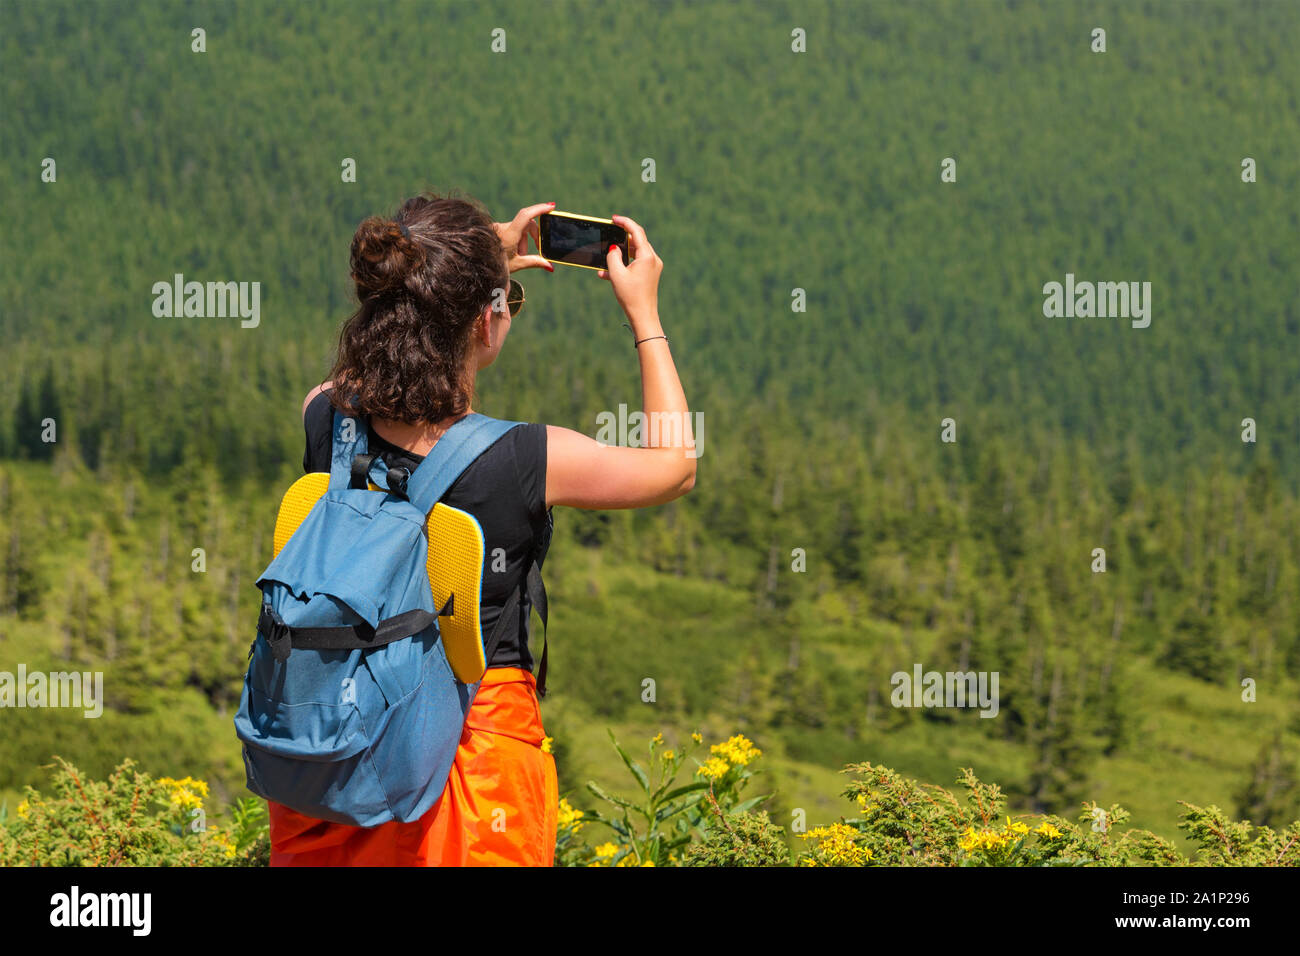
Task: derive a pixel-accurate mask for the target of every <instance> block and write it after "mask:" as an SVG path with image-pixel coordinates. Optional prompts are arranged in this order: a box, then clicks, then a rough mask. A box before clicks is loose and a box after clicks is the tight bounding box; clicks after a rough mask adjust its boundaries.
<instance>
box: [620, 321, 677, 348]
mask: <svg viewBox="0 0 1300 956" xmlns="http://www.w3.org/2000/svg"><path fill="white" fill-rule="evenodd" d="M623 328H625V329H627V330H628V332H632V326H630V325H628V324H627V323H623ZM632 338H633V342H632V347H633V349H636V347H637V346H638V345H641V343H642V342H653V341H654V339H656V338H662V339H663V341H664V342H667V341H668V337H667V336H647V337H646V338H637V333H636V332H632Z"/></svg>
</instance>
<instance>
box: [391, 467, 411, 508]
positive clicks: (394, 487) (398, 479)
mask: <svg viewBox="0 0 1300 956" xmlns="http://www.w3.org/2000/svg"><path fill="white" fill-rule="evenodd" d="M410 477H411V476H410V474H409V473H408V472H407V470H406V469H405V468H402V467H401V466H394V467H392V468H389V469H388V493H389V494H390V495H396V496H397V497H398V498H406V482H407V480H408V479H409V478H410ZM407 500H408V501H409V500H410V499H407Z"/></svg>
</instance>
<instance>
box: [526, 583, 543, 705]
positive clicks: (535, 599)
mask: <svg viewBox="0 0 1300 956" xmlns="http://www.w3.org/2000/svg"><path fill="white" fill-rule="evenodd" d="M527 586H528V600H529V601H530V602H531V603H532V605H533V608H534V609H535V610H536V611H537V616H538V617H540V618H541V619H542V659H541V662H540V663H539V664H538V665H537V696H538V697H545V696H546V585H545V584H543V583H542V572H541V570H540V569H539V568H538V567H537V562H536V561H534V562H531V563H530V564H529V565H528V581H527Z"/></svg>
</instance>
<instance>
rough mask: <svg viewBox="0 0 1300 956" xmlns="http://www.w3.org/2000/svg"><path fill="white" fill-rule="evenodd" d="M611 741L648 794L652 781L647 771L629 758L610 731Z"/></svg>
mask: <svg viewBox="0 0 1300 956" xmlns="http://www.w3.org/2000/svg"><path fill="white" fill-rule="evenodd" d="M609 739H610V740H613V741H614V749H615V750H617V751H618V755H619V756H620V757H622V758H623V763H625V764H627V769H628V770H630V771H632V776H634V777H636V782H637V783H639V784H640V785H641V789H642V790H644V791H645V792H646V793H649V792H650V779H649V778H648V777H647V776H646V774H645V771H644V770H642V769H641V765H640V764H639V763H637V762H636V761H635V760H633V759H632V758H631V757H629V756H628V754H627V751H626V750H624V749H623V748H622V747H621V746H619V742H618V741H617V740H615V739H614V732H613V731H610V734H609Z"/></svg>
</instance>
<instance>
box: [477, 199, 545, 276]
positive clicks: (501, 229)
mask: <svg viewBox="0 0 1300 956" xmlns="http://www.w3.org/2000/svg"><path fill="white" fill-rule="evenodd" d="M554 208H555V203H553V202H543V203H538V204H537V205H535V206H525V207H524V208H523V209H521V210H519V212H517V213H515V218H514V219H512V220H510V222H494V223H493V224H492V226H493V228H495V229H496V231H497V235H498V236H500V237H501V245H503V246H505V249H506V264H507V267H508V268H509V269H510V271H511V272H518V271H519V270H520V269H545V270H546V271H547V272H554V271H555V266H553V265H551V264H550V263H549V262H547V261H546V260H545V259H543V258H542V257H541V256H539V255H538V256H531V255H529V254H528V237H529V236H532V237H533V243H534V244H535V245H537V247H538V249H539V250H540V249H541V245H540V244H541V241H542V240H541V230H540V228H539V227H538V225H537V217H538V216H540V215H541V214H542V213H544V212H550V211H551V210H552V209H554Z"/></svg>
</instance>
